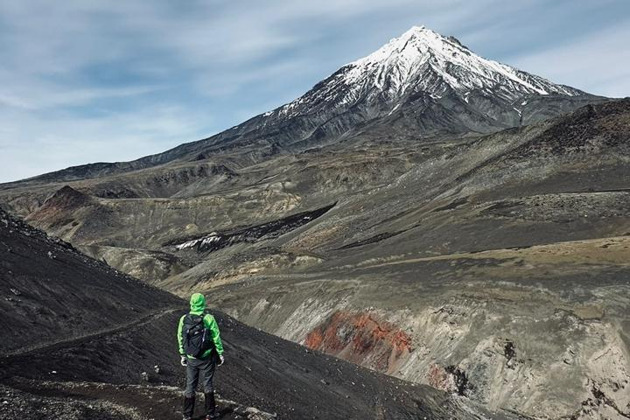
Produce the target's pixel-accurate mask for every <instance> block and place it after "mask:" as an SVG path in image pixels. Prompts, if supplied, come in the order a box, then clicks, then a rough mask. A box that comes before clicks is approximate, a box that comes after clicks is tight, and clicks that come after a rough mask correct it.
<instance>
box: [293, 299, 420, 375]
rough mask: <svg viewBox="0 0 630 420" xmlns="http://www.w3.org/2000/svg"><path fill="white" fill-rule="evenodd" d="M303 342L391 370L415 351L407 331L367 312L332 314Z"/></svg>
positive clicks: (346, 357)
mask: <svg viewBox="0 0 630 420" xmlns="http://www.w3.org/2000/svg"><path fill="white" fill-rule="evenodd" d="M304 345H306V346H307V347H309V348H311V349H315V350H320V351H323V352H325V353H328V354H332V355H335V356H339V357H341V358H343V359H346V360H349V361H351V362H354V363H357V364H361V365H363V366H367V367H370V368H372V369H375V370H378V371H381V372H388V373H391V372H393V371H394V370H395V367H396V365H397V364H398V362H399V361H400V360H401V359H404V358H406V356H407V355H408V354H409V353H410V352H411V351H413V347H412V340H411V337H410V336H409V335H408V334H407V333H406V332H404V331H402V330H401V329H400V328H398V327H397V326H396V325H394V324H392V323H390V322H386V321H381V320H379V319H378V317H377V316H376V315H374V314H370V313H366V312H362V313H361V312H359V313H351V312H347V311H337V312H335V313H333V314H332V315H331V316H330V318H329V319H328V320H327V321H325V322H324V323H322V324H320V325H319V326H317V327H316V328H314V329H313V330H312V331H311V332H310V333H308V334H307V336H306V339H305V340H304Z"/></svg>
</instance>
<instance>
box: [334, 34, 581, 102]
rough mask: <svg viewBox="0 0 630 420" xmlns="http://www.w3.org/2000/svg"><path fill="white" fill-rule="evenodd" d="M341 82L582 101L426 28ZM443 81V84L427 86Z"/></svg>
mask: <svg viewBox="0 0 630 420" xmlns="http://www.w3.org/2000/svg"><path fill="white" fill-rule="evenodd" d="M348 67H349V70H348V71H347V72H346V73H345V74H344V75H343V76H342V77H343V79H344V82H345V83H347V84H349V85H356V84H357V83H362V82H365V83H372V84H373V85H374V86H376V87H380V88H383V87H385V86H386V84H388V83H389V86H388V87H389V88H390V89H393V90H395V91H397V92H398V93H402V92H404V91H405V90H407V89H415V90H418V89H422V90H424V91H426V92H431V93H433V94H435V95H439V94H441V93H444V90H445V89H447V88H448V87H450V88H452V89H455V90H458V91H463V92H466V91H470V90H473V89H484V88H487V89H492V88H494V87H496V86H497V85H501V86H503V87H504V90H505V91H506V92H509V93H515V92H519V93H528V94H539V95H548V94H551V93H557V94H563V95H570V96H571V95H577V94H581V93H583V92H580V91H578V90H577V89H572V88H569V87H566V86H561V85H556V84H553V83H551V82H549V81H548V80H545V79H543V78H540V77H537V76H532V75H529V74H527V73H524V72H521V71H519V70H517V69H515V68H513V67H510V66H506V65H504V64H501V63H498V62H496V61H492V60H486V59H484V58H482V57H480V56H478V55H476V54H474V53H472V52H471V51H470V50H469V49H468V48H466V47H465V46H463V45H462V44H461V43H460V42H459V41H458V40H457V39H456V38H454V37H448V38H447V37H444V36H442V35H440V34H438V33H437V32H434V31H432V30H430V29H427V28H425V27H424V26H420V27H418V26H414V27H413V28H411V29H410V30H409V31H407V32H405V33H404V34H403V35H402V36H400V37H399V38H394V39H392V40H391V41H390V42H389V43H387V44H386V45H384V46H383V47H382V48H380V49H379V50H377V51H376V52H374V53H372V54H370V55H368V56H367V57H364V58H361V59H359V60H357V61H355V62H353V63H350V64H349V65H348ZM432 77H438V78H440V79H441V80H440V81H441V82H442V83H439V84H433V85H432V84H428V83H426V82H427V79H431V78H432Z"/></svg>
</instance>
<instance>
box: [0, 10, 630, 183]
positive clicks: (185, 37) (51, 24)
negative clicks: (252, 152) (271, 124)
mask: <svg viewBox="0 0 630 420" xmlns="http://www.w3.org/2000/svg"><path fill="white" fill-rule="evenodd" d="M413 25H425V26H427V27H429V28H431V29H433V30H435V31H437V32H440V33H442V34H443V35H454V36H456V37H457V38H459V39H460V41H462V43H463V44H465V45H467V46H468V47H469V48H471V49H472V50H473V51H475V52H476V53H478V54H480V55H482V56H484V57H486V58H491V59H495V60H498V61H501V62H504V63H506V64H510V65H513V66H516V67H519V68H521V69H523V70H526V71H529V72H531V73H535V74H538V75H540V76H543V77H546V78H549V79H550V80H552V81H554V82H558V83H564V84H568V85H571V86H574V87H577V88H580V89H583V90H586V91H588V92H591V93H596V94H600V95H606V96H614V97H623V96H629V95H630V48H629V47H628V42H629V41H630V1H627V0H581V1H575V0H553V1H552V0H545V1H542V0H522V1H505V0H441V1H438V0H436V1H420V0H386V1H374V0H345V1H342V0H318V1H312V0H292V1H290V0H287V1H280V0H264V1H256V0H249V1H239V0H230V1H213V0H205V1H201V0H186V1H181V0H172V1H161V0H152V1H145V0H125V1H121V2H115V1H100V0H92V1H83V0H82V1H73V0H64V1H60V2H55V1H49V0H41V1H37V0H19V1H13V0H0V86H1V88H0V182H5V181H11V180H16V179H21V178H25V177H28V176H33V175H37V174H40V173H44V172H49V171H52V170H56V169H62V168H65V167H68V166H72V165H79V164H83V163H89V162H100V161H122V160H131V159H135V158H138V157H141V156H145V155H148V154H152V153H157V152H160V151H164V150H166V149H169V148H171V147H173V146H176V145H178V144H181V143H184V142H188V141H193V140H197V139H200V138H204V137H207V136H210V135H212V134H215V133H217V132H220V131H222V130H224V129H226V128H229V127H231V126H233V125H235V124H238V123H240V122H242V121H244V120H245V119H247V118H249V117H252V116H254V115H256V114H259V113H261V112H265V111H267V110H270V109H273V108H275V107H277V106H279V105H282V104H284V103H286V102H289V101H291V100H292V99H294V98H296V97H298V96H299V95H301V94H302V93H304V92H305V91H306V90H308V89H309V88H311V87H312V86H313V85H314V84H315V83H317V82H318V81H319V80H321V79H323V78H324V77H326V76H328V75H329V74H331V73H332V72H334V71H335V70H336V69H337V68H339V67H341V66H342V65H344V64H346V63H348V62H350V61H353V60H355V59H357V58H359V57H362V56H365V55H367V54H369V53H370V52H372V51H374V50H376V49H377V48H379V47H380V46H381V45H383V44H384V43H386V42H387V41H388V40H389V39H391V38H393V37H396V36H398V35H400V34H402V33H403V32H405V31H406V30H407V29H409V28H410V27H411V26H413Z"/></svg>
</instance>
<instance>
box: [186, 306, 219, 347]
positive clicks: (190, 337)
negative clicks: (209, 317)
mask: <svg viewBox="0 0 630 420" xmlns="http://www.w3.org/2000/svg"><path fill="white" fill-rule="evenodd" d="M204 316H205V314H202V315H192V314H186V315H185V316H184V327H183V328H182V335H183V336H184V337H183V338H184V340H183V341H184V351H185V352H186V354H187V355H189V356H192V357H195V358H198V357H201V356H202V355H203V354H204V353H205V352H206V350H210V349H211V348H212V347H213V346H214V342H213V341H212V337H211V336H210V331H209V330H208V329H207V328H206V326H205V325H204V323H203V318H204Z"/></svg>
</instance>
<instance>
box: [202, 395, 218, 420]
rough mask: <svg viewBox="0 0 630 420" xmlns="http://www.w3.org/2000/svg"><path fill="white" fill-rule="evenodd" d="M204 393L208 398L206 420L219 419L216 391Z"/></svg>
mask: <svg viewBox="0 0 630 420" xmlns="http://www.w3.org/2000/svg"><path fill="white" fill-rule="evenodd" d="M203 395H204V397H205V399H206V420H208V419H218V418H219V415H218V414H217V413H216V409H217V403H216V402H215V400H214V392H208V393H206V394H203Z"/></svg>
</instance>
